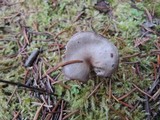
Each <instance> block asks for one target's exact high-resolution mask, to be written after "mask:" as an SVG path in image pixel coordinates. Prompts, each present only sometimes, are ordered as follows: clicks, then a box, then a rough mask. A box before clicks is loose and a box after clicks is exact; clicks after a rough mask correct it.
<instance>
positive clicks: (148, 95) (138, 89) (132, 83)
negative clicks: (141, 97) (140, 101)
mask: <svg viewBox="0 0 160 120" xmlns="http://www.w3.org/2000/svg"><path fill="white" fill-rule="evenodd" d="M132 84H133V86H134V87H135V88H137V90H139V91H140V92H141V93H143V94H145V95H147V96H148V97H150V98H152V96H150V95H149V94H148V93H146V92H144V91H143V90H141V89H140V88H139V87H138V86H137V85H135V84H134V83H132Z"/></svg>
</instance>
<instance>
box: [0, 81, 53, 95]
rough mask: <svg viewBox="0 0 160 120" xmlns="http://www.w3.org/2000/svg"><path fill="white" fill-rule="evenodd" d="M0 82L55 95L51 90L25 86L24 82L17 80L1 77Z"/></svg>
mask: <svg viewBox="0 0 160 120" xmlns="http://www.w3.org/2000/svg"><path fill="white" fill-rule="evenodd" d="M0 82H2V83H6V84H10V85H14V86H18V87H23V88H28V89H29V90H31V91H37V92H40V93H45V94H50V95H55V94H54V93H52V92H48V91H46V90H43V89H40V88H35V87H31V86H27V85H25V84H21V83H18V82H11V81H7V80H2V79H0Z"/></svg>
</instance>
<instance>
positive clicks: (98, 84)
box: [87, 81, 103, 98]
mask: <svg viewBox="0 0 160 120" xmlns="http://www.w3.org/2000/svg"><path fill="white" fill-rule="evenodd" d="M102 83H103V81H102V82H100V83H99V84H98V85H97V86H96V87H95V89H94V90H93V91H92V92H91V93H90V94H89V95H88V97H87V98H90V97H91V96H92V95H93V94H94V93H95V92H96V90H97V89H98V88H99V87H100V86H101V85H102Z"/></svg>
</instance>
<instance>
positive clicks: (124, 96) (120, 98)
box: [118, 88, 137, 100]
mask: <svg viewBox="0 0 160 120" xmlns="http://www.w3.org/2000/svg"><path fill="white" fill-rule="evenodd" d="M136 89H137V88H134V89H132V90H131V91H130V92H128V93H127V94H125V95H123V96H122V97H119V98H118V100H122V99H124V98H126V97H127V96H129V95H130V94H131V93H133V92H134V91H135V90H136Z"/></svg>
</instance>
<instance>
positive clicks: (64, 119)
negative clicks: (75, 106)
mask: <svg viewBox="0 0 160 120" xmlns="http://www.w3.org/2000/svg"><path fill="white" fill-rule="evenodd" d="M77 112H79V110H75V111H73V112H71V113H69V114H68V115H66V116H64V117H63V119H62V120H66V119H67V118H69V117H70V116H71V115H73V114H75V113H77Z"/></svg>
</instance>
